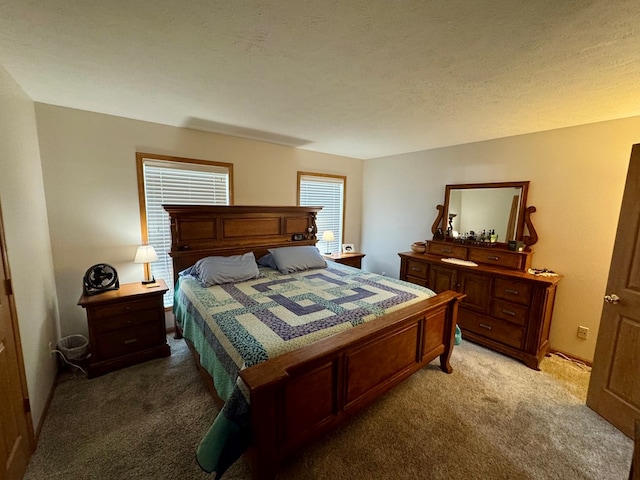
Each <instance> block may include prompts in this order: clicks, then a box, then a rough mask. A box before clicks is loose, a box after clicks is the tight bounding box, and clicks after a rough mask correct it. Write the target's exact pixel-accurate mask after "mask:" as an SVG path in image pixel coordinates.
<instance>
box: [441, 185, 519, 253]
mask: <svg viewBox="0 0 640 480" xmlns="http://www.w3.org/2000/svg"><path fill="white" fill-rule="evenodd" d="M526 183H528V182H519V183H517V184H514V183H506V184H504V185H503V186H496V185H498V184H485V185H481V184H479V185H477V186H474V185H471V184H469V185H447V188H446V190H447V194H446V198H445V202H446V204H447V205H446V207H447V211H446V214H445V223H446V225H445V228H446V229H447V233H448V235H450V236H452V237H454V238H468V239H471V240H479V239H480V238H479V237H480V236H481V235H484V240H485V241H491V242H504V243H506V242H508V241H509V240H520V238H519V236H521V234H522V222H523V218H522V215H523V211H524V208H525V204H524V202H526V198H525V197H526V188H525V187H526V185H525V184H526Z"/></svg>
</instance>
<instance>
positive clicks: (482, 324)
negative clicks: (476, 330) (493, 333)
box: [480, 323, 491, 330]
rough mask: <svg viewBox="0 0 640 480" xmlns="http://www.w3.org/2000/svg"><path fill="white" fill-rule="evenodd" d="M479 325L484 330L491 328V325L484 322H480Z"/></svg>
mask: <svg viewBox="0 0 640 480" xmlns="http://www.w3.org/2000/svg"><path fill="white" fill-rule="evenodd" d="M480 326H481V327H482V328H484V329H486V330H491V325H487V324H486V323H481V324H480Z"/></svg>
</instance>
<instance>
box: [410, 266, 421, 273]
mask: <svg viewBox="0 0 640 480" xmlns="http://www.w3.org/2000/svg"><path fill="white" fill-rule="evenodd" d="M411 270H412V271H414V272H419V271H420V269H419V268H418V267H411Z"/></svg>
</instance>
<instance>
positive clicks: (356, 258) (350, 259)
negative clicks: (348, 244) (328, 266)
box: [323, 252, 365, 268]
mask: <svg viewBox="0 0 640 480" xmlns="http://www.w3.org/2000/svg"><path fill="white" fill-rule="evenodd" d="M364 256H365V254H364V253H357V252H354V253H332V254H331V255H323V257H324V258H325V260H329V261H331V262H336V263H341V264H343V265H349V266H351V267H356V268H362V266H361V265H362V258H363V257H364Z"/></svg>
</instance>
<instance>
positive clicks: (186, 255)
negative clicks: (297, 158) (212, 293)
mask: <svg viewBox="0 0 640 480" xmlns="http://www.w3.org/2000/svg"><path fill="white" fill-rule="evenodd" d="M163 207H164V209H165V210H166V211H167V213H169V218H170V220H171V250H170V252H169V255H170V256H171V258H172V259H173V274H174V280H175V279H176V278H177V275H178V273H179V272H181V271H182V270H184V269H185V268H188V267H190V266H191V265H193V264H194V263H195V262H196V261H197V260H199V259H201V258H203V257H207V256H213V255H222V256H228V255H239V254H243V253H247V252H250V251H252V252H254V254H255V256H256V258H260V257H261V256H262V255H265V254H266V253H267V250H268V249H269V248H277V247H284V246H293V245H315V244H316V242H317V237H316V234H317V232H318V227H317V225H316V215H317V213H318V212H319V211H320V210H322V207H270V206H261V205H260V206H237V205H233V206H218V205H215V206H214V205H163ZM294 238H296V239H295V240H294ZM298 238H300V239H298Z"/></svg>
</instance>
